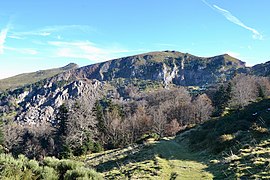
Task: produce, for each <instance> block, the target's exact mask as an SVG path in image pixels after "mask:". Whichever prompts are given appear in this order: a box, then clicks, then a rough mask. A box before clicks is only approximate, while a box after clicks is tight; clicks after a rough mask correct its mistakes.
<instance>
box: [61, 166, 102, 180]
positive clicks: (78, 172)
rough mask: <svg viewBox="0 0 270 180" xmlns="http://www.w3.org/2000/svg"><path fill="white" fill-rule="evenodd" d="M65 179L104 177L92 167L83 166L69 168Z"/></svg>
mask: <svg viewBox="0 0 270 180" xmlns="http://www.w3.org/2000/svg"><path fill="white" fill-rule="evenodd" d="M64 179H66V180H72V179H82V180H83V179H92V180H99V179H103V178H102V176H101V175H100V174H99V173H97V172H96V171H94V170H92V169H87V168H84V167H81V168H78V169H74V170H68V171H67V172H66V174H65V176H64Z"/></svg>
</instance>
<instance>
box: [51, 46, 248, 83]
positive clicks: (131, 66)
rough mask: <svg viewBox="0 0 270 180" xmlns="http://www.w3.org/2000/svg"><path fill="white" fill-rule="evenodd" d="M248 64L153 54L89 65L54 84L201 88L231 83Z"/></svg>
mask: <svg viewBox="0 0 270 180" xmlns="http://www.w3.org/2000/svg"><path fill="white" fill-rule="evenodd" d="M247 71H248V69H247V68H246V67H245V63H244V62H242V61H240V60H238V59H235V58H233V57H231V56H229V55H227V54H224V55H220V56H215V57H210V58H203V57H197V56H193V55H190V54H187V53H185V54H184V53H180V52H175V51H165V52H152V53H147V54H141V55H136V56H130V57H125V58H120V59H115V60H111V61H107V62H103V63H99V64H94V65H89V66H85V67H82V68H78V69H74V70H71V71H68V72H65V73H61V74H59V75H57V76H55V77H54V78H52V79H51V80H52V81H57V80H76V79H81V78H87V79H97V80H99V81H111V80H113V79H116V78H126V79H135V78H136V79H142V80H152V81H160V82H162V83H164V84H165V85H167V84H170V83H173V84H176V85H184V86H201V85H205V84H206V83H208V84H213V83H217V82H221V81H227V80H229V79H231V77H232V76H233V75H235V73H237V72H247Z"/></svg>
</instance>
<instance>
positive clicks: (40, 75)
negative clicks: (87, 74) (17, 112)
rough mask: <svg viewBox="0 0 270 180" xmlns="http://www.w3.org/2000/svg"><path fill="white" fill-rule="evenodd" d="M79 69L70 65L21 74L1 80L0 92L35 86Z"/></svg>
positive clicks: (72, 64)
mask: <svg viewBox="0 0 270 180" xmlns="http://www.w3.org/2000/svg"><path fill="white" fill-rule="evenodd" d="M78 67H79V66H78V65H77V64H74V63H70V64H68V65H66V66H64V67H61V68H54V69H48V70H40V71H37V72H32V73H25V74H19V75H16V76H13V77H9V78H6V79H2V80H0V91H4V90H7V89H15V88H18V87H22V86H25V85H28V84H33V83H35V82H38V81H40V80H43V79H47V78H50V77H52V76H55V75H56V74H59V73H62V72H65V71H68V70H71V69H76V68H78Z"/></svg>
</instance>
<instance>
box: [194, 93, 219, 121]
mask: <svg viewBox="0 0 270 180" xmlns="http://www.w3.org/2000/svg"><path fill="white" fill-rule="evenodd" d="M193 106H194V115H195V123H202V122H203V121H205V120H207V119H209V118H210V116H211V114H212V112H213V110H214V108H213V106H212V101H211V100H210V99H209V97H208V96H207V95H206V94H202V95H198V96H197V97H196V98H195V100H194V101H193Z"/></svg>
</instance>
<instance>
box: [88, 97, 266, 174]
mask: <svg viewBox="0 0 270 180" xmlns="http://www.w3.org/2000/svg"><path fill="white" fill-rule="evenodd" d="M269 108H270V100H263V101H261V102H259V103H253V104H251V105H249V106H247V107H246V108H245V109H244V110H239V111H235V112H233V113H231V114H230V115H227V116H225V117H221V118H219V119H213V120H210V121H208V122H205V123H204V124H202V125H199V126H197V127H195V128H193V129H191V130H188V131H186V132H184V133H181V134H179V135H178V136H176V137H175V138H166V139H162V140H161V141H158V142H153V143H149V144H146V145H135V146H133V147H129V148H126V149H118V150H113V151H109V152H103V153H102V154H99V155H93V156H92V157H91V158H88V159H87V160H86V161H87V163H88V164H89V165H93V166H94V167H95V168H97V170H98V171H99V172H102V173H104V174H105V177H106V178H108V179H115V178H139V179H140V178H153V179H213V178H214V179H235V178H240V179H248V178H259V179H260V178H267V177H269V176H270V174H269V172H270V171H269V164H270V160H269V159H270V141H269V142H268V141H267V140H268V139H269V130H268V129H269V127H270V109H269ZM263 158H264V159H263Z"/></svg>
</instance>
